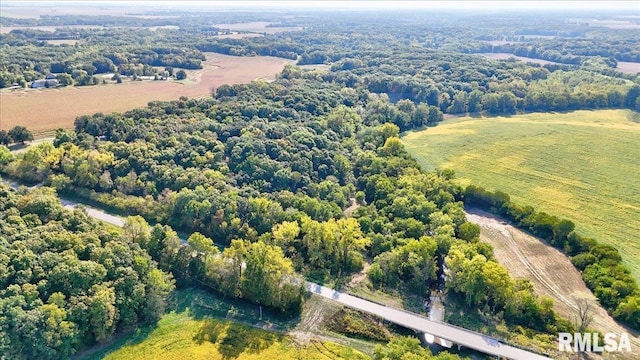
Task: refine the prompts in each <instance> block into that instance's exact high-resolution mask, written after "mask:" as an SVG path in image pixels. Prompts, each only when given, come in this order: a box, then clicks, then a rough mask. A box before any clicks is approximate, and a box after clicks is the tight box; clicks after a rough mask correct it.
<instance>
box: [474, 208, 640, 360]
mask: <svg viewBox="0 0 640 360" xmlns="http://www.w3.org/2000/svg"><path fill="white" fill-rule="evenodd" d="M466 215H467V220H468V221H470V222H472V223H474V224H477V225H479V226H480V228H481V234H480V239H481V241H484V242H487V243H489V244H491V245H492V246H493V248H494V254H495V257H496V259H497V260H498V262H499V263H500V264H502V265H503V266H504V267H505V268H507V270H508V271H509V273H510V274H511V276H512V277H513V278H523V277H524V278H527V279H529V280H531V282H532V283H533V285H534V288H535V290H536V292H537V293H538V294H543V295H547V296H549V297H551V298H553V300H554V310H555V311H556V312H557V313H559V314H560V315H561V316H563V317H565V318H567V319H569V320H571V321H573V320H574V317H575V316H576V315H577V308H578V307H577V304H576V303H575V300H574V298H585V299H587V300H588V301H589V303H590V304H591V305H592V307H593V315H594V318H593V322H592V323H591V326H590V327H591V328H595V329H597V330H598V331H601V332H612V333H615V334H618V335H619V334H621V333H628V334H629V340H630V341H631V346H632V350H633V352H632V354H631V357H629V358H634V356H637V354H638V352H640V337H639V335H640V334H638V332H634V331H633V330H630V329H627V328H625V327H623V326H621V325H620V324H618V323H617V322H616V321H615V320H614V319H613V318H612V317H611V316H609V314H608V313H607V312H606V310H605V309H604V308H602V306H601V305H600V303H599V302H598V301H597V299H596V297H595V296H594V295H593V294H592V292H591V291H590V290H589V289H588V288H587V287H586V284H585V283H584V281H583V280H582V276H581V274H580V272H579V271H578V270H577V269H576V268H575V267H574V266H573V264H572V263H571V261H570V260H569V259H568V257H567V256H565V255H564V254H562V253H561V252H560V251H558V250H557V249H555V248H553V247H551V246H549V245H547V244H545V243H544V242H542V241H541V240H540V239H537V238H535V237H533V236H532V235H530V234H527V233H525V232H523V231H522V230H519V229H517V228H515V227H514V226H512V225H510V224H508V223H506V222H504V221H502V220H501V219H499V218H497V217H496V216H494V215H492V214H490V213H487V212H484V211H481V210H478V209H467V210H466ZM623 357H624V356H623ZM636 358H637V357H636Z"/></svg>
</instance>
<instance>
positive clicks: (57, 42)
mask: <svg viewBox="0 0 640 360" xmlns="http://www.w3.org/2000/svg"><path fill="white" fill-rule="evenodd" d="M45 41H46V42H47V44H50V45H75V44H77V43H78V40H74V39H68V40H45Z"/></svg>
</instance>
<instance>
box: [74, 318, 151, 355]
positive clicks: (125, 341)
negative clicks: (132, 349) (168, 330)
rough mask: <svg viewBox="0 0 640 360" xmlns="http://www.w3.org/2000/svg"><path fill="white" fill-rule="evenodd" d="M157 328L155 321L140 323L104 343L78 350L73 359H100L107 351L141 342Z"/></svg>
mask: <svg viewBox="0 0 640 360" xmlns="http://www.w3.org/2000/svg"><path fill="white" fill-rule="evenodd" d="M157 328H158V325H157V324H156V323H152V324H147V325H142V326H140V327H138V328H135V329H132V330H126V331H121V332H118V333H115V334H114V335H113V339H112V340H111V341H108V342H106V343H104V344H97V345H93V346H91V347H89V348H85V349H83V350H80V352H78V353H76V354H75V355H74V356H73V359H75V360H85V359H102V358H104V357H106V356H107V355H108V354H109V353H111V352H113V351H117V350H118V349H120V348H122V347H125V346H134V345H137V344H140V343H142V342H143V341H145V340H146V339H147V337H149V335H151V333H152V332H154V331H155V330H156V329H157Z"/></svg>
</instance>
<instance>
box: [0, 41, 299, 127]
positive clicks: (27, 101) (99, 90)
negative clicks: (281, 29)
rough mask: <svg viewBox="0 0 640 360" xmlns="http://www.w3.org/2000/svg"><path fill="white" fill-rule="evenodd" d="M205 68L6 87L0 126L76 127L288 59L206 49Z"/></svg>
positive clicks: (276, 68)
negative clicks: (165, 76) (176, 77)
mask: <svg viewBox="0 0 640 360" xmlns="http://www.w3.org/2000/svg"><path fill="white" fill-rule="evenodd" d="M205 55H206V56H207V60H206V61H205V62H204V66H203V69H201V70H194V71H188V72H187V73H188V79H187V80H186V81H153V80H145V81H126V82H123V83H122V84H115V83H112V84H106V85H95V86H82V87H73V86H70V87H65V88H58V89H41V90H40V89H38V90H35V89H20V90H12V91H6V90H4V91H0V105H1V106H0V129H10V128H12V127H13V126H15V125H24V126H27V127H28V128H29V129H30V130H33V131H36V132H38V131H44V130H52V129H57V128H60V127H66V128H68V127H72V126H73V121H74V120H75V118H76V117H77V116H80V115H85V114H93V113H96V112H103V113H111V112H122V111H127V110H130V109H133V108H136V107H140V106H146V105H147V104H148V103H149V102H150V101H154V100H174V99H178V98H179V97H180V96H187V97H190V98H195V97H202V96H208V95H209V94H210V93H211V89H212V88H213V87H217V86H219V85H221V84H237V83H247V82H251V81H253V80H256V79H273V78H275V75H276V73H278V72H280V71H281V70H282V69H283V68H284V65H285V64H288V63H291V62H292V61H291V60H286V59H282V58H276V57H268V56H255V57H237V56H228V55H221V54H214V53H206V54H205Z"/></svg>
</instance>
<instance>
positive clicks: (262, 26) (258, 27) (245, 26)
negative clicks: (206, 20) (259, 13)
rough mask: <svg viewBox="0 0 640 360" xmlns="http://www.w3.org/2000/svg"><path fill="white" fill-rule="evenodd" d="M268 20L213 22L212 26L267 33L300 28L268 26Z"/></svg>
mask: <svg viewBox="0 0 640 360" xmlns="http://www.w3.org/2000/svg"><path fill="white" fill-rule="evenodd" d="M269 24H270V23H269V22H266V21H254V22H248V23H237V24H215V25H213V26H215V27H217V28H219V29H229V30H234V31H249V32H259V33H267V34H275V33H279V32H284V31H296V30H300V28H298V27H268V26H267V25H269Z"/></svg>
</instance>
